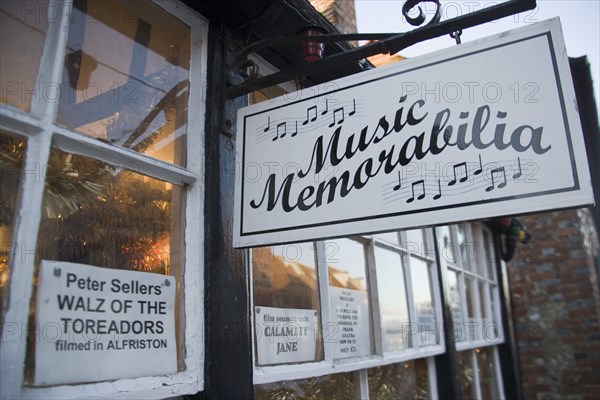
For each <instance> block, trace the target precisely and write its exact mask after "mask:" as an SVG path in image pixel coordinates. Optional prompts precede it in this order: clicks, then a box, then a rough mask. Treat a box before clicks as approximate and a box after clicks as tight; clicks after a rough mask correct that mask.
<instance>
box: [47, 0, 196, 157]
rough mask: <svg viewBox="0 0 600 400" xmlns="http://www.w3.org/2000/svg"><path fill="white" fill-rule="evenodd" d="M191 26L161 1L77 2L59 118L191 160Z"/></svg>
mask: <svg viewBox="0 0 600 400" xmlns="http://www.w3.org/2000/svg"><path fill="white" fill-rule="evenodd" d="M189 67H190V30H189V27H187V26H186V25H184V24H183V23H182V22H180V21H179V20H177V19H175V18H174V17H172V16H170V15H169V14H168V13H166V12H165V11H163V10H162V9H161V8H159V7H158V6H156V5H154V4H152V3H150V2H147V1H144V2H135V3H129V2H125V3H123V2H118V1H115V0H89V1H85V2H84V1H78V2H75V3H74V7H73V15H72V17H71V24H70V28H69V35H68V39H67V55H66V57H65V60H64V70H63V78H62V81H63V82H62V88H63V90H62V91H61V98H60V102H59V108H58V122H59V123H60V124H63V125H65V126H67V127H69V128H71V129H74V130H76V131H77V132H80V133H82V134H84V135H87V136H91V137H94V138H98V139H101V140H104V141H106V142H109V143H112V144H115V145H118V146H123V147H126V148H129V149H132V150H134V151H137V152H140V153H144V154H147V155H149V156H151V157H154V158H158V159H160V160H163V161H167V162H172V163H176V164H179V165H182V166H185V158H186V157H185V155H186V153H185V150H186V149H185V141H186V134H187V99H188V91H189Z"/></svg>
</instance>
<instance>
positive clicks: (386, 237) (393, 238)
mask: <svg viewBox="0 0 600 400" xmlns="http://www.w3.org/2000/svg"><path fill="white" fill-rule="evenodd" d="M373 237H374V238H375V239H379V240H383V241H384V242H388V243H393V244H396V245H398V244H400V242H399V241H398V232H386V233H378V234H376V235H373Z"/></svg>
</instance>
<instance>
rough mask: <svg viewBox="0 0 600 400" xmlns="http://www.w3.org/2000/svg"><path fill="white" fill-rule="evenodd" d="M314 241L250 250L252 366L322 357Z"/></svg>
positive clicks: (314, 359) (304, 360)
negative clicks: (252, 309)
mask: <svg viewBox="0 0 600 400" xmlns="http://www.w3.org/2000/svg"><path fill="white" fill-rule="evenodd" d="M315 261H316V259H315V250H314V245H313V243H298V244H290V245H284V246H272V247H260V248H256V249H253V250H252V282H253V297H254V313H255V314H254V325H255V338H256V347H255V351H256V362H257V365H275V364H285V363H299V362H307V361H319V360H322V359H323V345H322V338H321V323H320V310H321V306H320V299H319V288H318V278H317V270H316V263H315Z"/></svg>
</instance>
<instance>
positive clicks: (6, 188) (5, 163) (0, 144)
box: [0, 132, 25, 325]
mask: <svg viewBox="0 0 600 400" xmlns="http://www.w3.org/2000/svg"><path fill="white" fill-rule="evenodd" d="M24 158H25V141H23V140H21V139H17V138H14V137H11V136H8V135H7V134H6V133H5V132H0V187H1V188H2V190H0V245H1V246H2V247H1V248H0V325H1V324H2V322H3V320H4V318H3V317H4V304H5V295H6V289H7V287H8V278H9V276H10V273H9V258H10V257H12V256H13V255H14V254H15V252H16V250H17V247H16V245H15V243H13V231H14V225H13V224H14V216H15V211H16V209H17V208H16V207H17V197H18V194H19V190H20V183H21V174H22V171H23V164H24V161H25V160H24Z"/></svg>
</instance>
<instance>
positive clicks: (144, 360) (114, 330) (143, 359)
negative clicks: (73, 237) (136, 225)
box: [34, 260, 177, 385]
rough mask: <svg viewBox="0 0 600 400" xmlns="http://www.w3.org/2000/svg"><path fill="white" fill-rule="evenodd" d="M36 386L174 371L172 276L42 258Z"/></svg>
mask: <svg viewBox="0 0 600 400" xmlns="http://www.w3.org/2000/svg"><path fill="white" fill-rule="evenodd" d="M40 268H41V269H40V283H39V287H38V297H37V310H36V311H37V312H36V316H37V324H38V329H39V331H40V332H41V335H40V337H39V340H38V341H37V342H36V345H35V346H36V347H35V379H34V380H35V384H36V385H49V384H61V383H82V382H94V381H102V380H109V379H118V378H134V377H139V376H151V375H164V374H169V373H174V372H177V353H176V345H175V319H174V315H175V312H174V302H175V290H176V285H175V278H173V277H172V276H165V275H160V274H153V273H145V272H135V271H124V270H115V269H107V268H98V267H91V266H88V265H82V264H73V263H66V262H52V261H46V260H43V261H42V263H41V267H40Z"/></svg>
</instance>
